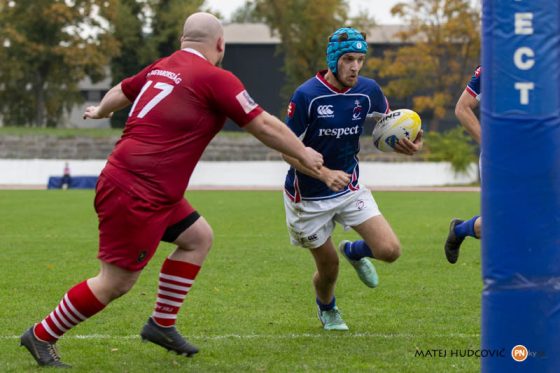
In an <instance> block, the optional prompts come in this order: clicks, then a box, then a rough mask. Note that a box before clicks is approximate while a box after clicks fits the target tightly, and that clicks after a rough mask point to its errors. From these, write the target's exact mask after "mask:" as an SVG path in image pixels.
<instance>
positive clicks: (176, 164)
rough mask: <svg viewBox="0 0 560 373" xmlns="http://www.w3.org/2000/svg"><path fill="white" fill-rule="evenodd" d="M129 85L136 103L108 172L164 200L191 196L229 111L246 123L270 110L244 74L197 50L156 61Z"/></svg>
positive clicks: (125, 186)
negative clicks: (252, 92)
mask: <svg viewBox="0 0 560 373" xmlns="http://www.w3.org/2000/svg"><path fill="white" fill-rule="evenodd" d="M121 87H122V91H123V92H124V94H125V95H126V97H127V98H128V99H129V100H130V101H131V102H133V104H132V107H131V109H130V113H129V117H128V120H127V122H126V126H125V128H124V132H123V135H122V137H121V139H120V140H119V141H118V142H117V144H116V146H115V149H114V150H113V152H112V153H111V155H110V156H109V159H108V162H107V165H106V167H105V169H104V170H103V174H104V175H106V176H107V177H109V178H111V179H112V180H113V181H114V182H115V183H117V184H118V185H120V186H121V188H123V189H125V190H127V191H129V192H132V193H134V194H136V195H139V196H141V197H142V198H144V199H146V200H148V201H150V202H153V203H157V204H164V205H167V204H172V203H175V202H177V201H178V200H180V199H181V198H183V194H184V193H185V190H186V188H187V185H188V183H189V179H190V177H191V175H192V173H193V170H194V168H195V166H196V164H197V163H198V160H199V159H200V157H201V155H202V153H203V151H204V149H205V148H206V146H207V145H208V143H209V142H210V140H212V138H213V137H214V136H215V135H216V134H217V133H218V132H219V131H220V130H221V129H222V128H223V126H224V123H225V120H226V117H229V118H231V119H232V120H233V121H235V122H236V123H237V124H238V125H239V126H241V127H243V126H244V125H246V124H247V123H249V122H250V121H251V120H252V119H253V118H255V117H256V116H257V115H259V114H260V113H261V112H262V111H263V110H262V108H260V106H259V105H257V104H256V103H255V102H254V101H253V100H252V99H251V97H250V96H249V94H248V93H247V91H246V90H245V88H244V86H243V84H242V83H241V81H240V80H239V79H238V78H237V77H235V76H234V75H233V74H232V73H230V72H228V71H226V70H223V69H221V68H218V67H216V66H214V65H212V64H211V63H210V62H209V61H207V60H206V59H205V58H204V57H203V56H202V55H201V54H200V53H198V52H197V51H195V50H193V49H184V50H179V51H177V52H175V53H173V54H172V55H170V56H169V57H166V58H162V59H160V60H158V61H156V62H154V63H153V64H151V65H150V66H148V67H146V68H144V69H143V70H142V71H141V72H140V73H138V74H136V75H135V76H132V77H130V78H127V79H125V80H123V81H122V82H121Z"/></svg>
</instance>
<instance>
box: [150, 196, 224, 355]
mask: <svg viewBox="0 0 560 373" xmlns="http://www.w3.org/2000/svg"><path fill="white" fill-rule="evenodd" d="M185 202H186V201H185ZM185 206H187V208H188V209H187V210H186V212H187V213H188V215H187V217H186V218H183V219H181V220H180V221H179V222H178V223H175V224H173V225H172V226H170V227H169V228H168V229H167V230H166V232H165V234H164V237H163V239H164V241H170V242H174V243H175V244H176V245H177V248H176V249H175V251H174V252H173V253H171V255H169V257H168V258H167V259H166V260H165V261H164V263H163V265H162V267H161V271H160V274H159V285H158V293H157V298H156V304H155V308H154V311H153V313H152V315H151V317H150V318H149V319H148V322H147V323H146V325H145V326H144V328H143V329H142V332H141V337H142V339H144V340H148V341H150V342H153V343H155V344H158V345H160V346H162V347H164V348H166V349H168V350H171V351H174V352H176V353H178V354H182V355H185V356H192V355H194V354H195V353H197V352H198V348H196V347H195V346H193V345H191V344H190V343H189V342H188V341H186V340H185V339H184V338H183V336H181V334H180V333H179V332H178V331H177V330H176V328H175V323H176V321H177V315H178V313H179V310H180V308H181V306H182V305H183V302H184V301H185V298H186V296H187V294H188V293H189V291H190V289H191V288H192V286H193V285H194V282H195V279H196V276H197V274H198V272H199V270H200V268H201V266H202V264H203V262H204V260H205V259H206V256H207V255H208V252H209V250H210V247H211V246H212V240H213V233H212V228H211V227H210V225H209V224H208V222H207V221H206V220H205V219H204V218H203V217H201V216H200V215H199V214H198V213H197V212H196V211H194V209H192V208H190V205H188V204H187V205H185Z"/></svg>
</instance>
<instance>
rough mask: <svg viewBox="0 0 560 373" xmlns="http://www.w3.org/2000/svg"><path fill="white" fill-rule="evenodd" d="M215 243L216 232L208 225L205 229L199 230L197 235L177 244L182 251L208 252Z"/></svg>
mask: <svg viewBox="0 0 560 373" xmlns="http://www.w3.org/2000/svg"><path fill="white" fill-rule="evenodd" d="M213 241H214V232H213V231H212V228H211V227H210V226H209V225H207V226H206V227H204V229H199V230H198V231H197V232H196V234H192V235H190V236H189V237H188V238H187V239H185V240H182V241H180V242H177V245H178V246H179V248H180V249H182V250H187V251H198V252H208V251H209V250H210V248H211V247H212V242H213Z"/></svg>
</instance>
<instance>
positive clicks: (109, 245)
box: [94, 174, 199, 271]
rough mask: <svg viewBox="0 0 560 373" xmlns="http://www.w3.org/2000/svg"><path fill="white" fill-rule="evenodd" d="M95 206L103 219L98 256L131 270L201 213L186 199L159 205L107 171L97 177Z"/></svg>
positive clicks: (143, 264)
mask: <svg viewBox="0 0 560 373" xmlns="http://www.w3.org/2000/svg"><path fill="white" fill-rule="evenodd" d="M94 206H95V211H97V216H98V219H99V254H98V256H97V257H98V258H99V259H101V260H103V261H104V262H107V263H111V264H114V265H116V266H118V267H120V268H124V269H127V270H129V271H139V270H141V269H142V268H144V267H145V266H146V264H148V262H149V261H150V259H151V258H152V257H153V255H154V253H155V252H156V249H157V247H158V245H159V243H160V241H162V240H165V241H174V240H175V238H176V237H177V236H178V234H179V233H181V232H182V231H183V230H184V229H186V228H188V226H189V225H191V224H192V223H194V221H195V220H196V219H197V218H198V217H199V215H198V214H197V213H196V211H195V210H194V209H193V207H192V206H191V205H190V204H189V203H188V202H187V200H185V199H182V200H181V201H179V202H177V203H175V204H173V205H165V206H162V205H155V204H153V203H151V202H149V201H147V200H145V199H142V198H141V197H140V196H137V195H134V194H133V193H129V192H126V191H124V190H123V189H121V188H120V187H119V186H118V185H117V184H116V183H115V182H114V181H112V180H111V179H110V178H109V177H107V176H106V175H104V174H101V175H100V176H99V179H98V181H97V187H96V194H95V201H94ZM193 219H194V220H193ZM178 229H180V231H178ZM170 233H171V234H170ZM164 236H165V237H164ZM170 237H171V238H170ZM165 238H168V239H165Z"/></svg>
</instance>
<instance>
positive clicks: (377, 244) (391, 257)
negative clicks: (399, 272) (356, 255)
mask: <svg viewBox="0 0 560 373" xmlns="http://www.w3.org/2000/svg"><path fill="white" fill-rule="evenodd" d="M352 228H353V229H354V230H355V231H356V232H358V234H359V235H360V236H361V237H362V238H363V239H364V241H362V242H360V241H357V242H355V243H353V245H352V250H351V251H350V253H352V252H353V251H354V250H356V251H357V252H362V253H370V252H371V257H372V258H375V259H378V260H382V261H384V262H388V263H392V262H394V261H395V260H397V259H398V258H399V257H400V255H401V244H400V242H399V239H398V238H397V235H396V234H395V232H394V231H393V229H392V228H391V226H390V225H389V223H388V222H387V220H386V219H385V218H384V217H383V215H377V216H373V217H371V218H369V219H368V220H366V221H364V222H363V223H361V224H358V225H356V226H353V227H352ZM354 246H355V247H356V249H354ZM368 249H369V251H368ZM368 256H369V255H368Z"/></svg>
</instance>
